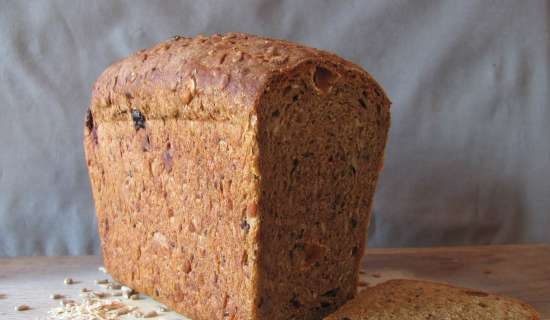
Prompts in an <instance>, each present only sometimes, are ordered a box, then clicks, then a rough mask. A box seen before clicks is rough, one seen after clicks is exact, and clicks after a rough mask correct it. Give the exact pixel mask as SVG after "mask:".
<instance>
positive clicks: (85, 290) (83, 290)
mask: <svg viewBox="0 0 550 320" xmlns="http://www.w3.org/2000/svg"><path fill="white" fill-rule="evenodd" d="M80 292H90V289H88V288H82V289H80Z"/></svg>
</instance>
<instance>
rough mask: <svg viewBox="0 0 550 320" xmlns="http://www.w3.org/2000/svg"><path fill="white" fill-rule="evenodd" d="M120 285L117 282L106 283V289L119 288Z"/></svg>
mask: <svg viewBox="0 0 550 320" xmlns="http://www.w3.org/2000/svg"><path fill="white" fill-rule="evenodd" d="M121 287H122V286H121V285H120V284H118V283H110V284H109V285H107V289H111V290H120V288H121Z"/></svg>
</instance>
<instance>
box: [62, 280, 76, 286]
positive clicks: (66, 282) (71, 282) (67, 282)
mask: <svg viewBox="0 0 550 320" xmlns="http://www.w3.org/2000/svg"><path fill="white" fill-rule="evenodd" d="M63 283H65V284H66V285H70V284H74V280H73V279H72V278H65V280H63Z"/></svg>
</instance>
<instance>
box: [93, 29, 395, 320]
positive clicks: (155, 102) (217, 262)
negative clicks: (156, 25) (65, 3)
mask: <svg viewBox="0 0 550 320" xmlns="http://www.w3.org/2000/svg"><path fill="white" fill-rule="evenodd" d="M389 107H390V101H389V100H388V98H387V97H386V95H385V94H384V92H383V90H382V88H381V87H380V86H379V85H378V84H377V83H376V82H375V80H374V79H373V78H372V77H371V76H370V75H369V74H368V73H367V72H366V71H365V70H363V69H362V68H360V67H359V66H357V65H355V64H353V63H350V62H348V61H346V60H344V59H341V58H339V57H337V56H336V55H334V54H331V53H328V52H324V51H320V50H316V49H312V48H308V47H305V46H302V45H298V44H294V43H291V42H287V41H281V40H273V39H268V38H262V37H257V36H253V35H247V34H237V33H231V34H225V35H213V36H209V37H204V36H199V37H195V38H185V37H175V38H173V39H171V40H169V41H166V42H163V43H160V44H158V45H156V46H154V47H153V48H150V49H147V50H142V51H139V52H137V53H136V54H134V55H132V56H130V57H128V58H126V59H124V60H122V61H120V62H117V63H115V64H113V65H112V66H110V67H109V68H108V69H107V70H106V71H104V72H103V74H102V75H101V76H100V77H99V79H98V80H97V82H96V83H95V85H94V88H93V95H92V100H91V105H90V108H89V111H88V115H87V118H86V128H85V151H86V159H87V162H88V168H89V174H90V178H91V184H92V190H93V197H94V200H95V205H96V211H97V218H98V224H99V232H100V238H101V244H102V251H103V257H104V260H105V265H106V267H107V269H108V270H109V272H110V273H111V274H112V275H113V277H114V278H115V279H117V280H119V281H120V282H122V283H125V284H127V285H128V286H130V287H132V288H134V289H136V290H138V291H141V292H143V293H145V294H148V295H151V296H152V297H153V298H155V299H157V300H159V301H162V302H163V303H165V304H167V305H168V306H170V307H171V308H173V309H175V310H177V311H178V312H180V313H182V314H184V315H187V316H189V317H191V318H193V319H194V320H202V319H291V318H295V319H319V318H320V317H322V316H323V315H326V314H328V313H330V312H332V311H334V310H335V309H336V308H337V307H338V306H340V305H341V304H343V303H344V302H345V301H346V300H348V299H350V298H351V297H353V296H354V294H355V290H356V282H357V273H358V268H359V260H360V258H361V255H362V253H363V249H364V244H365V237H366V235H365V234H366V229H367V225H368V223H369V215H370V210H371V206H372V198H373V194H374V190H375V185H376V181H377V178H378V174H379V171H380V170H381V168H382V161H383V154H384V147H385V144H386V138H387V135H388V128H389V125H390V112H389Z"/></svg>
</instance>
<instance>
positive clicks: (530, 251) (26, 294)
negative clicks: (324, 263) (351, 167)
mask: <svg viewBox="0 0 550 320" xmlns="http://www.w3.org/2000/svg"><path fill="white" fill-rule="evenodd" d="M100 265H101V258H99V257H95V256H84V257H23V258H1V259H0V319H8V320H12V319H47V311H48V310H49V309H51V308H53V307H56V306H57V305H58V302H57V301H54V300H51V299H50V298H49V295H50V294H52V293H60V294H64V295H67V296H69V297H72V298H78V292H79V290H80V288H82V287H87V288H91V289H94V288H96V286H97V285H95V284H94V280H95V279H98V278H102V277H103V278H105V275H104V274H102V273H100V272H99V271H98V270H97V268H98V266H100ZM363 266H364V272H363V273H362V275H361V276H362V280H363V281H366V282H367V283H368V284H369V285H374V284H376V283H380V282H382V281H385V280H388V279H394V278H410V279H425V280H434V281H443V282H447V283H451V284H455V285H460V286H466V287H471V288H476V289H480V290H485V291H489V292H493V293H499V294H504V295H508V296H512V297H516V298H519V299H522V300H524V301H526V302H528V303H530V304H531V305H533V306H534V307H535V308H536V309H537V310H538V311H539V312H540V313H541V315H542V319H545V320H550V245H510V246H483V247H443V248H425V249H369V250H367V255H366V256H365V258H364V261H363ZM66 277H71V278H73V279H75V280H77V281H78V283H77V284H74V285H71V286H67V285H64V284H63V279H64V278H66ZM131 303H132V304H136V305H137V306H139V307H140V308H141V309H142V310H148V309H151V308H154V307H155V306H156V305H157V304H156V302H154V301H152V300H150V299H148V298H147V299H144V300H139V301H132V302H131ZM19 304H28V305H29V306H30V307H31V308H32V309H31V310H29V311H25V312H16V311H14V307H15V306H17V305H19ZM156 319H185V318H183V317H181V316H178V315H177V314H175V313H173V312H172V313H166V314H162V316H159V317H157V318H156Z"/></svg>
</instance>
